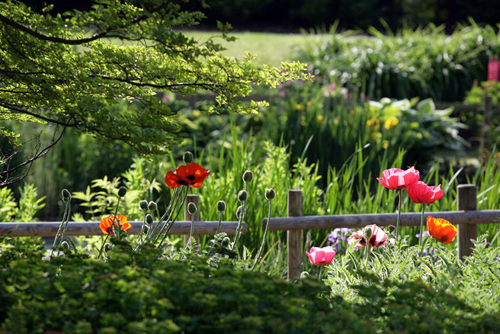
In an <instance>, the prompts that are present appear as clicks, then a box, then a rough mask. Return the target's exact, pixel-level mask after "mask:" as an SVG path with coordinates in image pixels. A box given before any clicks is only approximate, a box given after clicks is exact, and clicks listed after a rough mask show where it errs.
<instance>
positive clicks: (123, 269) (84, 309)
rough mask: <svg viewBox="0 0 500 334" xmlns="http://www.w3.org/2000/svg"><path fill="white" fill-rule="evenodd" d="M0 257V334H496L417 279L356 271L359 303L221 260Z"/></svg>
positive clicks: (492, 325)
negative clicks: (210, 262) (386, 277)
mask: <svg viewBox="0 0 500 334" xmlns="http://www.w3.org/2000/svg"><path fill="white" fill-rule="evenodd" d="M5 245H6V244H5V240H4V244H3V245H2V253H0V268H1V270H0V282H1V283H2V284H1V285H0V330H1V331H2V333H16V334H17V333H46V332H50V331H59V332H62V333H137V332H147V333H215V332H227V333H333V332H341V333H359V332H363V331H366V329H367V328H370V330H371V331H373V332H384V333H400V332H402V331H404V332H406V333H436V332H439V333H457V332H463V333H494V332H495V331H497V330H498V329H499V328H500V318H499V316H498V313H494V312H489V311H481V310H480V309H478V308H475V307H473V306H470V305H468V304H467V303H465V302H464V301H463V300H462V299H460V298H457V297H456V296H453V295H450V294H448V293H445V292H442V291H439V290H435V289H433V288H432V286H429V285H427V284H425V283H424V282H423V281H421V280H409V281H404V282H400V281H388V280H380V278H379V277H378V276H377V277H376V276H373V275H369V274H365V273H363V272H358V276H359V277H360V278H361V279H362V280H363V281H362V282H363V283H362V284H356V283H353V282H351V284H350V287H351V288H352V289H353V290H354V291H356V292H357V294H358V296H359V298H361V299H362V302H353V301H350V300H347V299H344V298H342V297H339V296H329V294H328V293H327V291H325V285H323V284H322V283H321V282H320V281H318V280H317V279H316V278H314V277H311V278H308V279H300V280H298V281H296V282H287V281H284V280H280V279H275V278H271V277H269V276H267V275H264V274H260V273H254V272H250V271H241V270H238V269H236V268H235V267H233V266H232V265H231V264H230V263H229V262H227V261H221V262H219V265H218V268H213V267H209V266H207V264H206V258H204V257H198V256H196V255H193V254H191V255H189V256H187V258H185V259H184V260H177V261H172V260H167V259H159V258H157V257H156V256H155V255H154V254H151V253H149V254H146V253H143V254H142V255H141V254H138V253H133V252H131V250H130V248H128V247H126V246H125V245H123V244H122V245H121V244H116V247H115V249H114V251H112V252H109V253H108V254H109V255H110V257H109V259H108V261H107V262H102V261H97V260H93V259H90V258H88V257H87V256H84V255H79V256H69V255H67V256H65V257H64V256H61V257H55V258H53V259H52V260H51V261H50V262H49V261H42V260H41V256H42V253H40V252H36V251H33V250H28V251H26V250H23V249H22V248H21V247H16V248H6V246H5Z"/></svg>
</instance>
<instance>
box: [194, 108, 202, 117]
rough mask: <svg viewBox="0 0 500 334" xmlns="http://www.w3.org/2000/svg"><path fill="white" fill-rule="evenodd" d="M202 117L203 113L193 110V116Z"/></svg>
mask: <svg viewBox="0 0 500 334" xmlns="http://www.w3.org/2000/svg"><path fill="white" fill-rule="evenodd" d="M200 115H201V112H200V111H199V110H198V109H194V110H193V116H195V117H199V116H200Z"/></svg>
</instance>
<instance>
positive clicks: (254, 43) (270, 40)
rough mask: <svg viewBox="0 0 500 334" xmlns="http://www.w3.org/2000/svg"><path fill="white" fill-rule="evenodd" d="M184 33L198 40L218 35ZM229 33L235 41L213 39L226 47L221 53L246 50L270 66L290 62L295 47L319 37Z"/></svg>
mask: <svg viewBox="0 0 500 334" xmlns="http://www.w3.org/2000/svg"><path fill="white" fill-rule="evenodd" d="M184 34H185V35H186V36H188V37H192V38H194V39H196V40H197V41H199V42H203V41H206V40H207V39H208V38H210V37H214V36H220V33H218V32H216V31H214V32H208V31H187V32H184ZM230 35H231V36H234V37H236V41H234V42H227V41H225V40H223V39H222V38H215V39H214V40H215V41H216V42H217V43H219V44H221V45H222V46H224V47H225V48H226V49H227V50H225V51H222V54H224V55H226V56H228V57H236V58H242V57H244V56H245V55H246V52H247V51H248V52H250V53H251V54H255V55H257V59H256V62H257V63H259V64H268V65H271V66H279V65H280V63H281V62H282V61H285V62H290V61H294V60H296V58H294V55H293V53H294V50H295V48H297V47H299V46H302V45H304V44H306V43H307V42H309V41H311V40H315V39H318V38H319V37H318V36H317V35H316V36H313V35H302V34H275V33H273V34H271V33H257V32H235V33H230Z"/></svg>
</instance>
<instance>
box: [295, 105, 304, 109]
mask: <svg viewBox="0 0 500 334" xmlns="http://www.w3.org/2000/svg"><path fill="white" fill-rule="evenodd" d="M302 109H304V107H303V106H302V105H301V104H297V105H296V106H295V110H298V111H301V110H302Z"/></svg>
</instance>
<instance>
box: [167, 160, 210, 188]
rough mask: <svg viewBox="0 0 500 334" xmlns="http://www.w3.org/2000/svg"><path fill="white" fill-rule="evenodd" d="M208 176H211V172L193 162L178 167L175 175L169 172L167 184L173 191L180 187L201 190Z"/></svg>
mask: <svg viewBox="0 0 500 334" xmlns="http://www.w3.org/2000/svg"><path fill="white" fill-rule="evenodd" d="M208 174H210V170H208V169H205V168H203V167H201V166H200V165H198V164H197V163H194V162H193V163H190V164H187V165H182V166H179V167H177V169H176V170H175V173H174V172H172V171H169V172H168V173H167V175H166V176H165V183H166V184H167V186H169V187H170V188H172V189H174V188H177V187H179V186H190V187H195V188H199V187H201V186H202V185H203V181H205V179H206V178H207V176H208Z"/></svg>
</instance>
